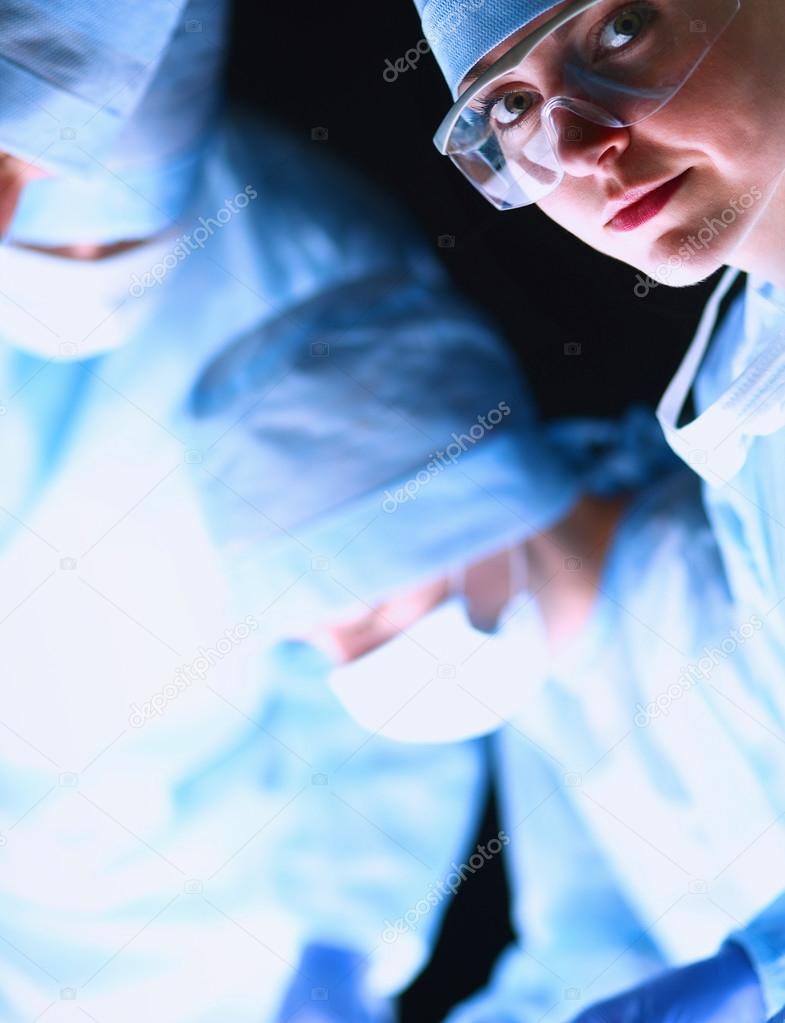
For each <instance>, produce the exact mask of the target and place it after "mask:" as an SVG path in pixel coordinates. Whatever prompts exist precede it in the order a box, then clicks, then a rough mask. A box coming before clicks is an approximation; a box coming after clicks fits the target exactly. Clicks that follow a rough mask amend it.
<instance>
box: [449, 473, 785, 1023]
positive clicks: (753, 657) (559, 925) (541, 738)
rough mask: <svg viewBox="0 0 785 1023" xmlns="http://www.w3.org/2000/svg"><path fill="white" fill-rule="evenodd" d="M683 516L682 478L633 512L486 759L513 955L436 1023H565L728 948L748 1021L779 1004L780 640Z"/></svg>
mask: <svg viewBox="0 0 785 1023" xmlns="http://www.w3.org/2000/svg"><path fill="white" fill-rule="evenodd" d="M700 497H701V490H700V487H699V483H698V480H697V479H696V477H695V476H694V474H692V473H691V472H690V471H688V470H687V469H686V468H685V469H680V470H679V471H677V472H676V473H675V474H673V475H672V476H671V477H669V478H668V479H665V480H661V481H659V482H658V483H657V484H656V485H654V486H653V487H651V488H649V489H648V490H647V491H644V492H643V493H642V494H641V495H640V496H638V497H637V498H636V499H635V500H634V501H633V503H632V504H631V505H630V507H629V509H628V510H627V512H626V513H625V515H624V517H623V519H622V521H621V524H620V525H619V527H618V529H617V531H616V534H615V536H614V539H613V543H612V546H611V550H610V554H609V557H608V559H607V562H606V565H605V567H604V571H603V574H602V577H601V579H600V583H599V593H598V597H597V601H596V603H595V606H594V608H593V610H592V614H591V617H590V619H589V622H588V624H587V626H586V628H585V629H584V630H583V632H582V633H581V635H580V636H579V637H578V639H577V640H576V641H575V642H573V643H572V644H570V645H569V646H565V647H563V648H562V649H560V651H559V652H558V654H557V656H556V657H555V659H554V660H553V661H552V662H551V670H550V675H549V677H548V680H547V682H546V683H545V684H544V685H543V686H542V687H541V688H540V689H539V690H537V691H536V692H532V693H530V694H529V696H528V700H527V702H526V704H525V706H524V707H523V708H522V709H521V712H520V713H519V714H518V715H517V716H516V718H515V719H514V721H512V722H511V725H510V727H509V728H505V729H503V730H502V731H501V732H500V733H499V735H498V736H497V737H496V739H495V743H496V746H497V750H498V756H499V758H500V759H499V763H500V772H499V773H500V785H501V789H502V800H501V807H502V826H503V828H504V829H505V830H506V831H507V832H508V833H509V834H510V836H511V838H512V841H511V843H510V845H509V846H508V849H507V855H508V857H509V863H510V865H509V869H510V875H511V879H512V886H513V892H514V907H515V909H514V923H515V926H516V931H517V933H518V936H519V943H518V945H517V946H515V947H513V948H511V949H510V950H508V952H507V953H506V954H505V956H504V957H503V959H502V960H501V962H500V963H499V966H498V967H497V970H496V972H495V975H494V979H493V983H492V984H491V986H490V987H489V988H488V989H487V990H486V991H484V992H482V993H481V994H480V995H478V996H477V997H476V998H475V999H473V1000H472V1001H470V1002H469V1003H467V1004H466V1005H465V1006H463V1007H461V1008H460V1009H459V1010H457V1011H456V1013H455V1014H454V1015H453V1016H451V1017H450V1023H481V1021H482V1023H485V1021H486V1020H489V1019H504V1020H505V1021H507V1020H509V1021H514V1023H533V1021H535V1020H541V1019H543V1020H545V1021H547V1023H567V1021H569V1020H572V1019H573V1018H574V1017H575V1016H576V1015H577V1014H578V1013H579V1012H581V1011H585V1010H588V1009H589V1007H590V1006H592V1005H594V1004H595V1003H598V1002H602V1000H603V999H606V998H608V997H611V996H613V995H615V994H618V993H619V992H620V991H624V990H625V989H630V988H634V987H638V986H639V985H640V984H641V983H645V982H646V981H648V980H649V979H651V978H653V977H654V976H656V975H658V974H659V973H661V972H662V970H663V968H671V969H674V968H678V967H682V966H686V965H688V964H690V963H696V962H699V961H701V960H703V959H706V958H708V957H711V956H713V955H714V954H715V953H716V950H717V948H718V947H720V945H721V944H722V942H723V941H724V940H725V939H727V938H728V937H729V936H731V935H732V936H733V938H734V940H735V941H736V942H737V943H738V944H739V945H741V946H742V947H743V948H744V949H745V951H746V952H747V953H748V955H749V957H750V959H751V961H752V963H753V966H754V969H755V971H756V973H757V974H758V976H759V977H760V980H761V983H762V986H763V994H764V999H765V1009H766V1013H767V1015H766V1016H764V1017H762V1018H764V1019H768V1018H769V1016H771V1015H773V1014H774V1013H775V1012H777V1011H779V1009H780V1008H782V1006H783V1004H785V1000H783V992H782V980H783V962H785V957H784V956H783V945H782V934H783V933H785V918H783V900H782V897H781V891H782V877H781V870H780V864H781V862H782V858H783V856H785V826H783V806H784V805H785V767H784V766H783V757H782V735H783V734H785V697H784V696H783V693H782V691H781V690H782V687H781V685H780V683H779V680H780V678H781V677H782V671H781V664H782V661H781V655H780V652H779V650H778V642H777V638H776V633H777V632H778V631H779V630H778V629H777V627H776V626H775V627H772V626H771V625H770V624H769V621H770V620H767V619H765V618H764V616H763V615H759V614H756V612H755V610H754V608H750V607H749V606H747V607H742V606H741V605H739V604H737V603H736V602H735V601H734V599H733V595H732V593H731V591H730V589H729V586H728V580H727V577H726V574H725V571H724V565H723V561H722V557H721V552H720V550H719V549H718V545H717V543H716V540H715V536H714V531H713V527H712V524H711V523H710V522H709V521H708V519H707V517H706V515H705V512H704V509H703V506H702V502H701V500H700ZM696 609H699V614H698V613H696ZM541 655H542V652H541ZM535 656H537V654H536V652H535V651H527V663H528V664H531V663H532V660H533V659H534V657H535ZM631 1011H632V1010H631ZM611 1018H613V1017H611ZM631 1018H632V1019H636V1018H637V1017H636V1016H635V1015H634V1013H633V1015H632V1016H631ZM718 1018H722V1017H721V1016H720V1017H718Z"/></svg>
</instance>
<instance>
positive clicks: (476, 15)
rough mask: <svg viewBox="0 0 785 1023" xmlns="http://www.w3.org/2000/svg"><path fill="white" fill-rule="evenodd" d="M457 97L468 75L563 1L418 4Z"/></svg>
mask: <svg viewBox="0 0 785 1023" xmlns="http://www.w3.org/2000/svg"><path fill="white" fill-rule="evenodd" d="M414 2H415V6H416V7H417V10H418V12H419V14H420V17H421V18H422V26H423V32H424V34H425V38H426V40H427V41H428V44H429V46H430V48H431V50H432V51H433V55H434V57H436V60H437V61H438V64H439V67H440V68H441V69H442V73H443V74H444V77H445V78H446V79H447V84H448V85H449V86H450V89H451V90H452V94H453V96H456V95H457V89H458V85H459V84H460V82H461V81H462V80H463V78H464V76H465V75H466V73H467V71H470V70H471V68H473V67H474V65H475V64H476V63H477V61H478V60H480V59H481V58H482V57H484V56H485V55H486V54H487V53H490V51H491V50H493V49H494V48H495V47H497V46H498V45H499V43H502V42H504V40H505V39H507V38H508V37H509V36H511V35H512V34H513V33H514V32H517V31H518V29H520V28H523V26H524V25H528V23H529V22H530V21H534V19H535V18H537V17H539V16H540V15H541V14H544V13H545V12H546V11H549V10H551V8H553V7H557V6H558V5H559V3H560V2H561V0H414Z"/></svg>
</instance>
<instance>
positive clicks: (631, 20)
mask: <svg viewBox="0 0 785 1023" xmlns="http://www.w3.org/2000/svg"><path fill="white" fill-rule="evenodd" d="M657 17H658V15H657V11H656V9H655V8H654V6H653V5H652V4H651V3H633V4H627V5H625V6H624V7H619V8H617V9H616V10H615V11H614V12H613V14H611V15H610V16H609V17H608V18H606V19H604V20H603V21H602V22H600V24H599V25H598V26H596V27H595V29H594V30H593V32H592V38H591V52H592V55H593V57H594V58H595V59H597V58H598V57H599V58H603V57H608V56H614V55H616V54H619V53H625V52H626V51H627V50H630V49H632V48H633V47H634V46H635V45H636V44H637V43H638V42H639V41H640V40H641V39H642V38H643V37H644V36H645V35H646V33H647V31H648V29H649V28H650V27H651V26H652V24H653V23H654V22H655V21H656V20H657Z"/></svg>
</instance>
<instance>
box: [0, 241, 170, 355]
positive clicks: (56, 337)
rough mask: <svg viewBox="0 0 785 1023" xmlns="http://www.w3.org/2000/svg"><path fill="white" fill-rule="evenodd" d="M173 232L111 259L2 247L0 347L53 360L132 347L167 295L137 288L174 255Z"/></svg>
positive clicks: (158, 290)
mask: <svg viewBox="0 0 785 1023" xmlns="http://www.w3.org/2000/svg"><path fill="white" fill-rule="evenodd" d="M173 245H174V238H173V235H172V233H171V232H167V234H166V235H165V236H164V237H162V238H159V239H156V240H155V241H153V242H150V243H148V244H146V245H139V246H136V247H135V248H133V249H129V250H128V251H127V252H123V253H120V254H119V255H116V256H109V257H107V258H104V259H92V260H90V259H67V258H63V257H61V256H52V255H49V254H46V253H42V252H37V251H33V250H31V249H25V248H21V247H19V246H16V245H10V244H3V245H0V342H6V343H7V344H9V345H12V346H13V347H15V348H20V349H23V350H24V351H27V352H30V353H31V354H33V355H37V356H40V357H41V358H45V359H54V360H59V361H62V360H69V359H86V358H90V357H91V356H95V355H100V354H102V353H104V352H108V351H111V350H113V349H116V348H118V347H120V346H121V345H123V344H125V343H126V342H127V341H128V340H129V339H130V338H131V337H132V336H133V334H134V332H135V331H136V330H138V329H139V327H140V326H141V325H142V324H143V322H144V321H145V319H146V318H147V317H148V316H149V315H150V313H151V311H152V309H153V308H154V307H155V304H156V302H157V300H158V298H159V294H158V293H159V292H160V290H161V289H160V288H150V289H148V290H147V291H143V292H142V293H141V294H139V291H140V289H139V287H138V286H137V287H136V288H134V282H138V281H139V280H140V279H142V278H144V275H145V274H147V273H148V272H149V271H150V270H151V268H152V267H154V266H156V265H158V264H159V263H162V261H163V260H164V258H165V257H166V255H168V254H169V253H170V252H171V249H172V246H173Z"/></svg>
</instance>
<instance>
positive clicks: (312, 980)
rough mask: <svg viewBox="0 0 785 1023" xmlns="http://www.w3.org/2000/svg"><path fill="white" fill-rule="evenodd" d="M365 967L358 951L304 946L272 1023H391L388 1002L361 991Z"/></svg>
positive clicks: (392, 1015)
mask: <svg viewBox="0 0 785 1023" xmlns="http://www.w3.org/2000/svg"><path fill="white" fill-rule="evenodd" d="M365 965H366V960H365V957H364V956H361V955H360V954H359V953H358V952H353V951H351V950H349V949H345V948H335V947H333V946H330V945H320V944H317V943H313V944H310V945H307V946H306V947H305V950H304V952H303V955H302V958H301V959H300V965H299V967H298V970H297V975H296V977H295V978H294V980H293V981H292V984H291V985H290V987H289V990H288V991H287V992H286V996H285V998H284V1001H283V1004H282V1005H281V1008H280V1009H279V1010H278V1015H277V1016H276V1017H275V1023H393V1020H394V1013H393V1011H392V1007H391V1005H390V1003H389V1002H386V1001H382V1000H378V999H371V998H370V997H369V996H368V995H367V994H366V993H365V991H364V990H363V982H364V979H365Z"/></svg>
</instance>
